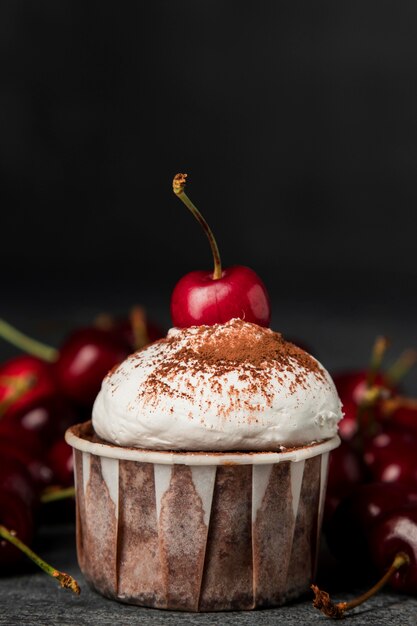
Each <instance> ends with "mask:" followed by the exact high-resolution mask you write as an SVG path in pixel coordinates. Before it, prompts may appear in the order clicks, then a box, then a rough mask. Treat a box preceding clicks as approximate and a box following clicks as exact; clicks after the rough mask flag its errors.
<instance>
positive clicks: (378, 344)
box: [366, 337, 388, 389]
mask: <svg viewBox="0 0 417 626" xmlns="http://www.w3.org/2000/svg"><path fill="white" fill-rule="evenodd" d="M387 347H388V339H387V338H386V337H377V338H376V339H375V343H374V346H373V348H372V353H371V362H370V363H369V368H368V374H367V377H366V386H367V387H368V389H369V387H372V385H373V384H374V383H375V379H376V376H377V374H378V373H379V371H380V369H381V365H382V359H383V358H384V354H385V352H386V349H387Z"/></svg>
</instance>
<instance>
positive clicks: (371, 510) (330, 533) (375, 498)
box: [325, 482, 417, 563]
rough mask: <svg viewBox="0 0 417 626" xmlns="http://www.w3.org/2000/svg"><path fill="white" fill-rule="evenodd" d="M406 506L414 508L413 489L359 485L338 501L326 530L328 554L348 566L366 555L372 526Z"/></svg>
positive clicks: (416, 500) (416, 499)
mask: <svg viewBox="0 0 417 626" xmlns="http://www.w3.org/2000/svg"><path fill="white" fill-rule="evenodd" d="M409 505H412V506H417V486H416V487H411V486H408V485H402V484H391V483H381V482H379V483H368V484H365V485H359V486H358V487H356V489H355V490H354V491H352V493H351V494H350V495H348V496H347V497H346V498H344V499H343V500H342V501H341V502H340V504H339V506H338V507H337V509H336V511H335V513H334V515H333V517H332V519H331V521H330V524H329V525H328V527H326V531H325V532H326V537H327V541H328V544H329V547H330V549H331V551H332V553H333V554H334V555H335V556H336V557H337V558H338V559H340V560H342V561H345V562H351V563H354V562H355V560H357V559H358V558H359V557H361V556H362V557H363V556H364V555H368V551H369V537H370V536H371V535H372V533H373V527H374V525H375V524H376V523H377V522H378V521H379V520H380V519H381V518H382V517H383V516H384V515H386V514H387V513H390V512H392V511H395V510H396V509H399V508H401V507H403V506H409ZM361 561H362V562H364V561H365V559H363V558H361Z"/></svg>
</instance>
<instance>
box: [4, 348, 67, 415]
mask: <svg viewBox="0 0 417 626" xmlns="http://www.w3.org/2000/svg"><path fill="white" fill-rule="evenodd" d="M2 376H5V377H12V378H17V379H19V378H23V377H28V376H29V377H32V378H33V385H32V386H31V388H30V389H28V390H27V391H26V392H25V393H23V395H22V396H21V397H20V398H18V399H17V400H15V401H14V402H13V404H12V405H10V406H9V407H8V409H7V410H6V412H5V414H4V415H3V417H6V416H7V415H10V414H12V413H13V412H15V411H19V410H21V409H24V408H26V407H27V406H29V405H30V404H32V403H34V402H39V401H43V400H45V399H47V398H50V397H53V396H54V395H55V394H56V393H57V389H56V384H55V380H54V376H53V369H52V366H51V365H50V364H49V363H46V362H45V361H42V360H41V359H38V358H37V357H34V356H30V355H23V356H18V357H16V358H14V359H10V360H9V361H6V362H5V363H3V364H2V365H1V366H0V378H1V377H2ZM11 393H12V387H11V386H10V385H7V384H3V383H1V382H0V401H2V400H5V399H7V397H9V395H10V394H11Z"/></svg>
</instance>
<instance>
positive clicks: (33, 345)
mask: <svg viewBox="0 0 417 626" xmlns="http://www.w3.org/2000/svg"><path fill="white" fill-rule="evenodd" d="M0 337H3V339H5V340H6V341H8V342H9V343H11V344H13V345H14V346H16V347H17V348H20V349H21V350H23V351H24V352H27V353H28V354H32V355H33V356H37V357H39V358H40V359H42V360H43V361H47V362H50V363H53V362H54V361H56V360H57V358H58V354H59V353H58V350H57V349H56V348H52V347H51V346H47V345H45V344H44V343H41V342H40V341H37V340H36V339H32V337H28V336H27V335H25V334H24V333H22V332H20V330H17V328H14V327H13V326H12V325H11V324H9V323H8V322H6V321H5V320H2V319H0Z"/></svg>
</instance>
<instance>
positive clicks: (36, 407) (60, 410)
mask: <svg viewBox="0 0 417 626" xmlns="http://www.w3.org/2000/svg"><path fill="white" fill-rule="evenodd" d="M76 421H77V415H76V414H75V413H74V411H73V410H72V409H71V408H70V407H69V406H68V404H67V403H66V402H65V401H64V400H63V398H61V397H59V396H58V395H54V396H50V397H45V398H40V399H37V400H34V401H32V402H28V403H27V404H26V405H24V406H21V407H20V408H18V409H15V408H13V410H12V411H7V412H6V414H5V415H4V416H3V417H2V418H1V419H0V435H1V433H2V432H5V431H6V430H7V431H8V432H9V433H11V434H13V433H14V435H15V438H19V437H20V436H23V438H24V439H25V440H26V441H29V442H32V448H31V447H30V445H29V446H26V447H29V448H30V449H31V450H32V451H33V452H36V450H37V448H38V446H37V444H36V442H37V441H39V443H40V446H42V448H47V447H49V446H50V445H51V444H52V442H53V441H55V439H56V438H57V437H59V436H60V435H62V434H63V433H64V432H65V430H66V428H68V427H69V426H71V425H72V424H74V423H75V422H76ZM34 436H35V437H36V439H35V440H34ZM34 444H35V445H34Z"/></svg>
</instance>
